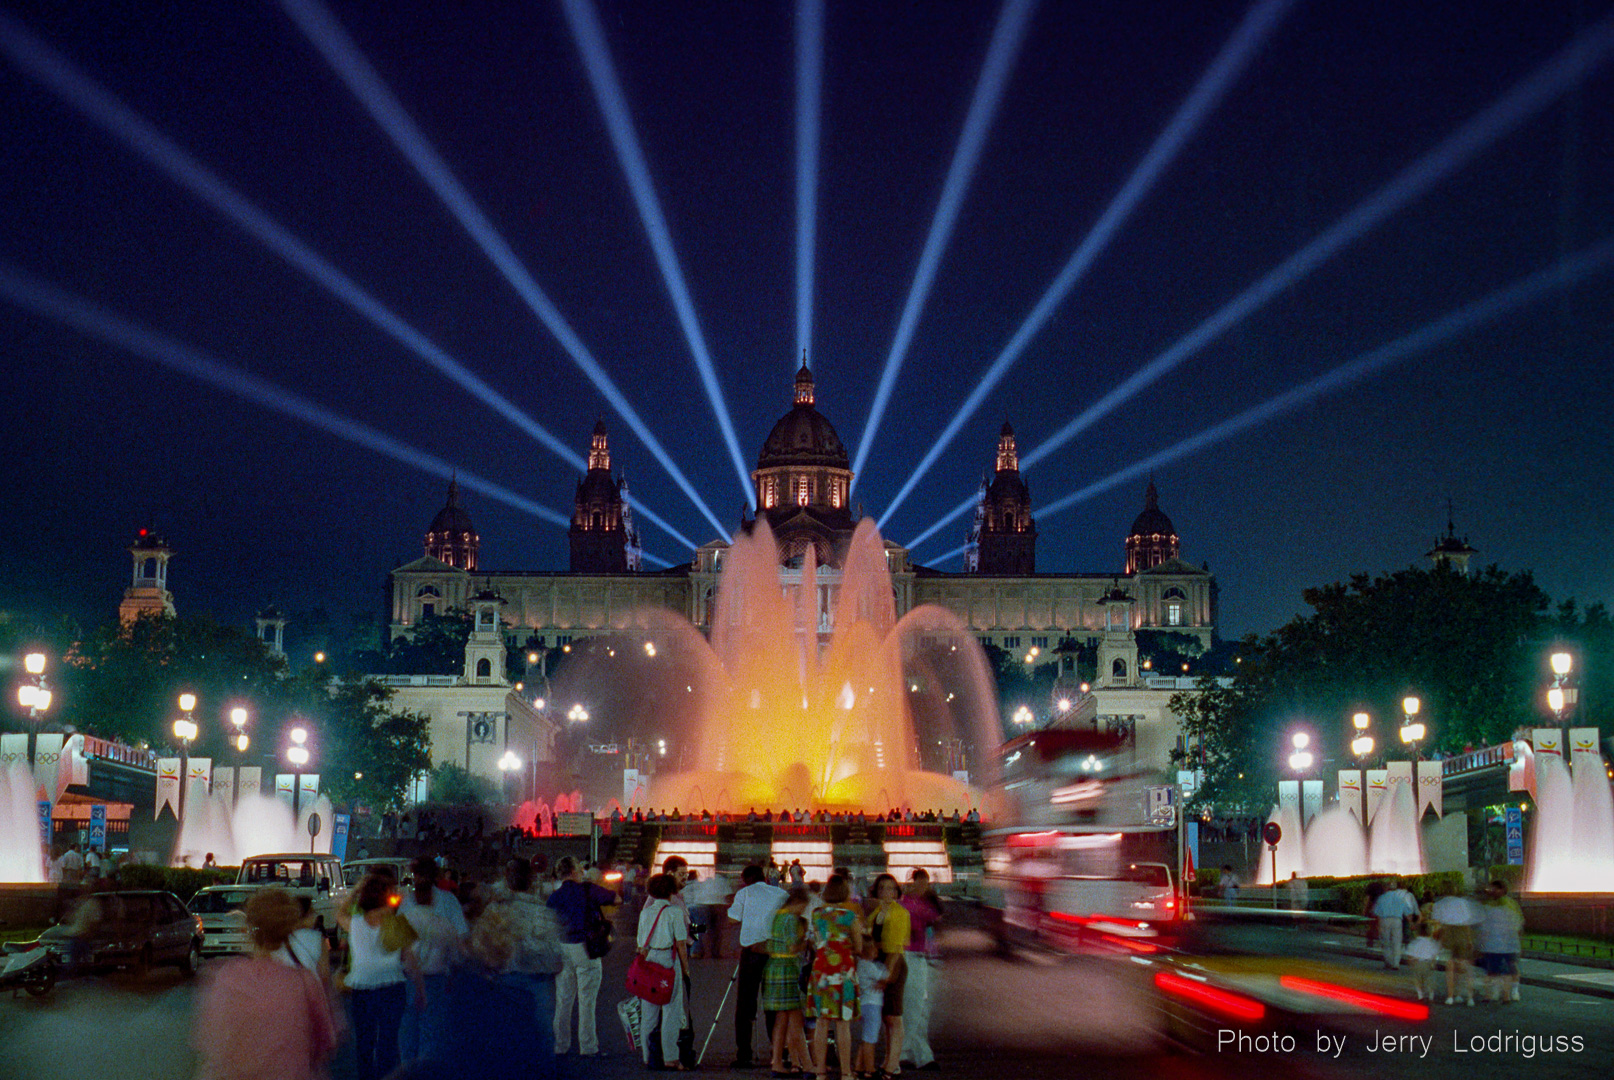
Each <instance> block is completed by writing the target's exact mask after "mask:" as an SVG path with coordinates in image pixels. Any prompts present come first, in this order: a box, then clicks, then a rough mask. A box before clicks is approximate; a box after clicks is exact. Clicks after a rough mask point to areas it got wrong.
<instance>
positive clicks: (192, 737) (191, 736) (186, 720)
mask: <svg viewBox="0 0 1614 1080" xmlns="http://www.w3.org/2000/svg"><path fill="white" fill-rule="evenodd" d="M186 698H189V699H190V703H191V705H190V707H191V709H194V708H196V695H195V694H181V695H180V698H179V707H180V708H182V709H184V708H185V699H186ZM185 712H186V715H185V716H182V717H180V718H179V719H178V720H175V721H174V738H176V739H178V740H179V741H180V743H181V744H182V751H183V752H182V753H181V755H180V757H181V759H182V760H181V764H180V767H179V820H180V822H181V824H183V823H184V821H185V789H186V788H188V787H190V782H191V743H193V742H195V741H196V734H197V728H196V724H195V723H194V722H192V720H191V718H190V715H189V713H190V709H185Z"/></svg>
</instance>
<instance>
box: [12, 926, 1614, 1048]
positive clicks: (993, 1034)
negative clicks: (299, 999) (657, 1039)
mask: <svg viewBox="0 0 1614 1080" xmlns="http://www.w3.org/2000/svg"><path fill="white" fill-rule="evenodd" d="M1272 935H1273V951H1274V953H1279V954H1282V955H1285V956H1291V957H1301V956H1328V957H1329V958H1330V961H1331V962H1334V963H1340V964H1345V965H1349V966H1352V967H1355V968H1359V969H1360V970H1361V971H1362V972H1363V973H1364V974H1366V975H1372V974H1373V973H1374V968H1375V966H1376V965H1375V964H1374V963H1373V962H1372V961H1370V960H1368V959H1365V958H1358V957H1349V956H1343V955H1340V954H1339V953H1337V952H1333V951H1331V944H1330V943H1331V942H1333V943H1334V944H1335V946H1337V944H1339V943H1338V942H1335V939H1333V938H1330V937H1329V935H1328V934H1326V933H1310V934H1296V933H1293V932H1289V931H1283V930H1280V929H1276V928H1275V929H1273V931H1272ZM619 940H621V939H620V938H619ZM943 944H944V947H945V953H946V958H945V961H944V963H943V965H942V972H943V976H942V979H941V985H942V992H941V996H940V999H939V1001H938V1002H937V1006H936V1015H935V1018H934V1020H933V1024H932V1032H933V1038H932V1042H933V1044H934V1046H935V1048H936V1052H937V1054H938V1058H939V1061H940V1063H941V1065H942V1068H943V1070H944V1075H953V1076H970V1077H983V1078H1004V1080H1010V1078H1025V1080H1032V1078H1040V1077H1063V1076H1078V1075H1080V1076H1092V1075H1094V1074H1095V1072H1100V1073H1102V1074H1103V1075H1104V1076H1105V1077H1106V1078H1115V1080H1123V1078H1131V1077H1138V1078H1145V1077H1148V1078H1154V1080H1160V1078H1174V1077H1184V1078H1197V1077H1214V1076H1235V1075H1238V1076H1249V1075H1253V1074H1260V1073H1266V1072H1269V1071H1272V1070H1281V1071H1282V1072H1283V1073H1284V1074H1286V1075H1303V1076H1311V1077H1318V1078H1324V1080H1329V1078H1334V1077H1346V1076H1366V1075H1369V1074H1372V1075H1383V1076H1389V1077H1398V1078H1407V1080H1425V1078H1428V1080H1433V1078H1434V1077H1437V1076H1445V1075H1449V1074H1451V1073H1452V1072H1453V1071H1454V1070H1466V1071H1473V1070H1482V1071H1483V1073H1484V1075H1485V1076H1486V1077H1487V1080H1511V1078H1514V1077H1519V1078H1523V1077H1529V1078H1530V1080H1571V1078H1578V1077H1587V1076H1601V1075H1605V1074H1606V1071H1607V1068H1606V1063H1607V1062H1608V1061H1609V1060H1614V1001H1611V1000H1609V999H1608V998H1604V997H1598V996H1593V995H1592V994H1585V993H1575V992H1566V991H1564V990H1559V989H1552V988H1546V987H1540V986H1531V985H1526V986H1525V987H1524V989H1523V999H1522V1001H1520V1002H1518V1003H1513V1004H1507V1005H1494V1004H1486V1003H1483V1002H1482V1003H1481V1004H1478V1005H1475V1006H1474V1007H1472V1008H1470V1007H1468V1006H1466V1005H1459V1006H1445V1005H1438V1004H1437V1005H1436V1006H1435V1007H1434V1008H1433V1010H1432V1012H1431V1015H1430V1017H1429V1019H1428V1021H1427V1022H1424V1023H1419V1024H1404V1023H1395V1022H1390V1023H1386V1022H1384V1021H1383V1020H1381V1019H1377V1018H1373V1017H1365V1016H1356V1017H1346V1018H1329V1019H1326V1020H1324V1021H1322V1022H1320V1023H1318V1024H1313V1025H1311V1026H1307V1025H1304V1024H1302V1025H1299V1026H1294V1025H1290V1026H1288V1027H1286V1028H1284V1029H1283V1031H1282V1033H1281V1035H1279V1037H1278V1041H1279V1045H1278V1046H1275V1047H1272V1048H1268V1046H1267V1045H1266V1044H1265V1043H1261V1042H1255V1043H1252V1042H1251V1041H1250V1040H1245V1041H1244V1042H1243V1043H1242V1044H1241V1043H1240V1042H1239V1041H1238V1040H1237V1039H1236V1037H1235V1036H1234V1035H1232V1034H1231V1032H1230V1033H1229V1034H1228V1035H1226V1036H1224V1039H1225V1041H1226V1045H1225V1046H1224V1047H1223V1049H1221V1050H1217V1049H1215V1048H1214V1047H1212V1048H1211V1049H1208V1050H1206V1051H1205V1052H1193V1051H1190V1050H1187V1049H1185V1048H1183V1047H1181V1046H1179V1045H1174V1044H1172V1043H1171V1042H1168V1041H1167V1040H1166V1039H1164V1038H1163V1037H1162V1031H1163V1023H1162V1017H1161V1015H1160V1011H1159V1008H1158V1003H1157V999H1156V998H1155V997H1154V996H1153V995H1150V994H1148V993H1147V992H1146V990H1147V986H1148V980H1147V978H1140V977H1139V975H1138V972H1139V971H1143V970H1145V969H1144V968H1143V967H1142V966H1141V965H1139V964H1134V963H1129V962H1128V961H1126V960H1100V959H1093V958H1083V957H1069V956H1064V955H1061V954H1058V953H1054V952H1050V951H1044V950H1038V949H1021V950H1016V951H1015V952H1014V953H1013V954H1012V955H1011V956H1009V957H1002V956H999V955H997V954H996V953H995V952H994V951H993V948H992V941H991V939H990V938H988V937H987V935H985V934H984V933H982V932H980V931H978V930H975V929H972V928H969V927H954V928H953V929H952V930H950V931H949V932H948V933H947V934H946V935H945V937H944V939H943ZM628 956H629V950H627V949H626V948H624V947H622V946H621V945H619V946H618V947H617V948H615V949H613V951H612V954H611V956H610V957H608V958H607V962H606V963H607V968H606V975H605V981H604V986H603V989H602V991H601V994H600V1013H599V1015H600V1020H599V1030H600V1032H601V1040H602V1046H603V1047H604V1049H605V1050H606V1051H607V1052H608V1053H609V1054H610V1056H609V1057H607V1058H605V1059H603V1060H599V1061H592V1062H583V1061H581V1060H579V1059H577V1058H575V1057H573V1058H563V1059H562V1067H561V1076H562V1077H563V1078H566V1080H571V1078H581V1077H594V1076H598V1077H609V1078H616V1077H629V1076H636V1075H639V1073H640V1072H641V1066H640V1065H639V1062H638V1060H637V1058H635V1057H634V1056H632V1055H631V1054H630V1052H629V1050H628V1047H627V1043H626V1040H625V1038H624V1035H623V1032H622V1030H621V1027H620V1025H619V1024H618V1023H617V1021H616V1017H615V1015H614V1012H615V1008H614V1006H615V1004H616V1002H617V1001H618V1000H619V999H620V998H621V997H622V992H621V990H620V987H621V986H622V980H623V972H624V971H625V969H626V966H627V962H628ZM220 962H222V961H216V960H215V961H209V962H208V963H209V964H210V965H211V964H217V963H220ZM695 965H696V977H695V990H694V997H695V1003H694V1012H695V1017H696V1036H697V1038H696V1045H697V1046H699V1045H700V1043H701V1042H702V1041H703V1040H704V1039H705V1038H706V1035H707V1031H708V1030H709V1029H710V1028H711V1025H712V1016H713V1014H714V1012H715V1011H716V1009H717V1005H718V1002H719V1000H720V999H721V998H722V996H723V991H724V989H725V988H726V987H727V984H728V980H729V977H730V975H731V974H732V972H733V959H732V957H730V958H729V959H725V960H721V961H717V960H697V961H695ZM204 970H205V969H204ZM1609 975H1610V973H1608V972H1587V973H1583V974H1581V975H1577V976H1574V977H1575V978H1582V979H1584V980H1586V981H1587V983H1588V984H1589V985H1598V984H1601V985H1603V986H1605V987H1606V986H1607V984H1608V982H1609V979H1608V978H1607V977H1608V976H1609ZM1390 978H1391V979H1396V978H1404V976H1400V977H1396V976H1390ZM195 985H196V984H195V983H193V982H190V981H188V980H185V979H183V978H182V977H181V976H180V975H179V974H178V973H177V972H175V971H172V970H157V971H153V972H152V973H151V974H150V975H149V976H147V977H146V978H145V979H136V978H135V977H134V976H133V975H129V974H122V973H119V974H112V975H103V976H92V977H87V978H77V979H69V980H65V981H64V982H62V983H61V984H60V985H59V986H58V987H57V989H56V991H55V993H54V994H53V995H52V996H51V997H49V998H46V999H44V1000H35V999H31V998H28V997H25V996H18V997H14V998H8V999H0V1046H4V1047H5V1050H4V1068H3V1069H0V1072H3V1073H4V1075H6V1076H10V1077H16V1078H18V1080H32V1078H40V1080H45V1078H50V1080H105V1078H113V1077H116V1078H119V1080H184V1078H188V1077H190V1076H191V1075H192V1072H193V1070H194V1061H193V1057H192V1054H191V1052H190V1049H189V1046H188V1038H189V1025H190V1017H191V1011H192V1006H193V1002H194V998H195ZM1405 986H1406V988H1407V989H1406V992H1405V996H1406V997H1408V998H1410V997H1411V993H1410V982H1409V983H1406V984H1405ZM733 1009H734V1002H733V997H732V995H731V996H730V998H729V1000H728V1002H727V1005H726V1007H725V1009H724V1012H723V1015H722V1016H721V1017H720V1018H719V1022H718V1024H717V1028H716V1031H715V1034H713V1036H712V1041H711V1048H710V1049H709V1050H708V1052H707V1054H706V1058H705V1061H704V1063H703V1071H715V1072H725V1071H726V1070H727V1067H728V1065H729V1063H730V1062H731V1061H732V1060H733V1058H734V1040H733V1020H732V1016H733ZM759 1032H760V1025H759ZM1249 1034H1250V1035H1257V1034H1259V1029H1257V1028H1252V1029H1250V1031H1249ZM1283 1036H1287V1037H1288V1039H1289V1040H1292V1042H1290V1041H1285V1040H1284V1039H1283ZM758 1038H759V1039H760V1038H761V1035H760V1034H759V1035H758ZM1325 1040H1326V1041H1325ZM1474 1040H1479V1042H1478V1043H1475V1042H1474ZM1576 1040H1579V1042H1578V1043H1577V1042H1576ZM1577 1045H1578V1046H1579V1049H1578V1050H1577V1049H1574V1047H1576V1046H1577ZM1241 1046H1242V1050H1243V1052H1240V1049H1241ZM1555 1046H1556V1047H1559V1048H1557V1049H1555V1048H1554V1047H1555ZM759 1050H760V1047H759ZM763 1060H766V1056H765V1055H763ZM331 1071H332V1076H333V1078H334V1080H344V1078H345V1077H348V1076H351V1075H352V1066H351V1061H350V1060H348V1059H346V1058H344V1057H343V1056H341V1055H339V1056H338V1058H337V1059H336V1061H335V1062H333V1065H332V1070H331ZM732 1075H736V1076H738V1075H753V1076H754V1075H761V1074H760V1073H756V1072H753V1073H749V1074H742V1073H734V1074H732Z"/></svg>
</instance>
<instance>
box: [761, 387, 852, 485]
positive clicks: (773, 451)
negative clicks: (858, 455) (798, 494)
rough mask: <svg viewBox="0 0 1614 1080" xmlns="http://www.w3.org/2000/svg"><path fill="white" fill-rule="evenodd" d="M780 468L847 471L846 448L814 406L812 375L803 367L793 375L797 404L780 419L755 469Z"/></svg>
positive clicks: (833, 428) (763, 446) (774, 426)
mask: <svg viewBox="0 0 1614 1080" xmlns="http://www.w3.org/2000/svg"><path fill="white" fill-rule="evenodd" d="M780 465H824V466H828V467H830V468H833V469H846V468H850V464H849V462H848V458H847V454H846V446H845V444H844V443H842V442H841V437H840V436H839V435H837V434H836V433H835V427H834V425H832V424H831V423H830V422H829V421H828V420H826V419H825V418H824V415H823V414H822V413H820V412H819V411H818V410H817V409H816V408H814V407H813V376H812V372H810V371H808V370H807V365H806V364H805V363H803V364H802V366H801V370H800V371H798V372H797V373H796V404H795V407H794V408H792V409H791V410H790V411H789V412H787V413H785V415H784V416H782V417H780V418H779V422H778V423H777V424H775V425H773V430H772V431H770V432H769V433H768V438H767V440H766V441H765V442H764V443H763V444H762V453H761V454H759V455H758V456H757V468H758V469H771V468H775V467H777V466H780Z"/></svg>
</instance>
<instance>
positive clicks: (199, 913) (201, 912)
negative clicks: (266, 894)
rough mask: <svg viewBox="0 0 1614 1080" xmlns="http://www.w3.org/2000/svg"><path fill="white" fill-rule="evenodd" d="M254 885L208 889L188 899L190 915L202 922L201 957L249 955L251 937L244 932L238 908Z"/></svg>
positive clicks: (210, 887) (213, 886)
mask: <svg viewBox="0 0 1614 1080" xmlns="http://www.w3.org/2000/svg"><path fill="white" fill-rule="evenodd" d="M258 887H259V886H255V885H209V886H208V887H207V888H205V889H200V890H198V891H197V893H196V895H195V896H193V897H191V904H190V907H191V911H192V912H194V913H195V914H196V917H197V918H199V919H201V920H202V927H203V929H204V930H205V931H206V937H204V938H203V939H202V955H203V956H228V955H231V954H234V953H245V952H251V951H252V935H251V933H249V932H248V930H247V924H246V920H245V919H244V918H243V917H242V915H241V907H242V905H244V904H245V903H246V902H247V898H248V897H250V896H251V895H252V893H253V891H254V890H255V889H257V888H258Z"/></svg>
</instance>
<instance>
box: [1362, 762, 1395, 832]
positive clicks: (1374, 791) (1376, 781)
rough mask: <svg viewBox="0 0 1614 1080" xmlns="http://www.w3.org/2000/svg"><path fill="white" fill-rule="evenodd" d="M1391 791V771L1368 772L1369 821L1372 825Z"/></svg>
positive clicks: (1376, 770) (1370, 770)
mask: <svg viewBox="0 0 1614 1080" xmlns="http://www.w3.org/2000/svg"><path fill="white" fill-rule="evenodd" d="M1389 790H1390V770H1388V769H1369V770H1367V820H1368V823H1369V824H1371V823H1372V821H1373V818H1374V817H1375V816H1376V815H1377V814H1378V812H1379V806H1380V804H1382V803H1383V802H1384V796H1385V794H1386V793H1387V792H1388V791H1389Z"/></svg>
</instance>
